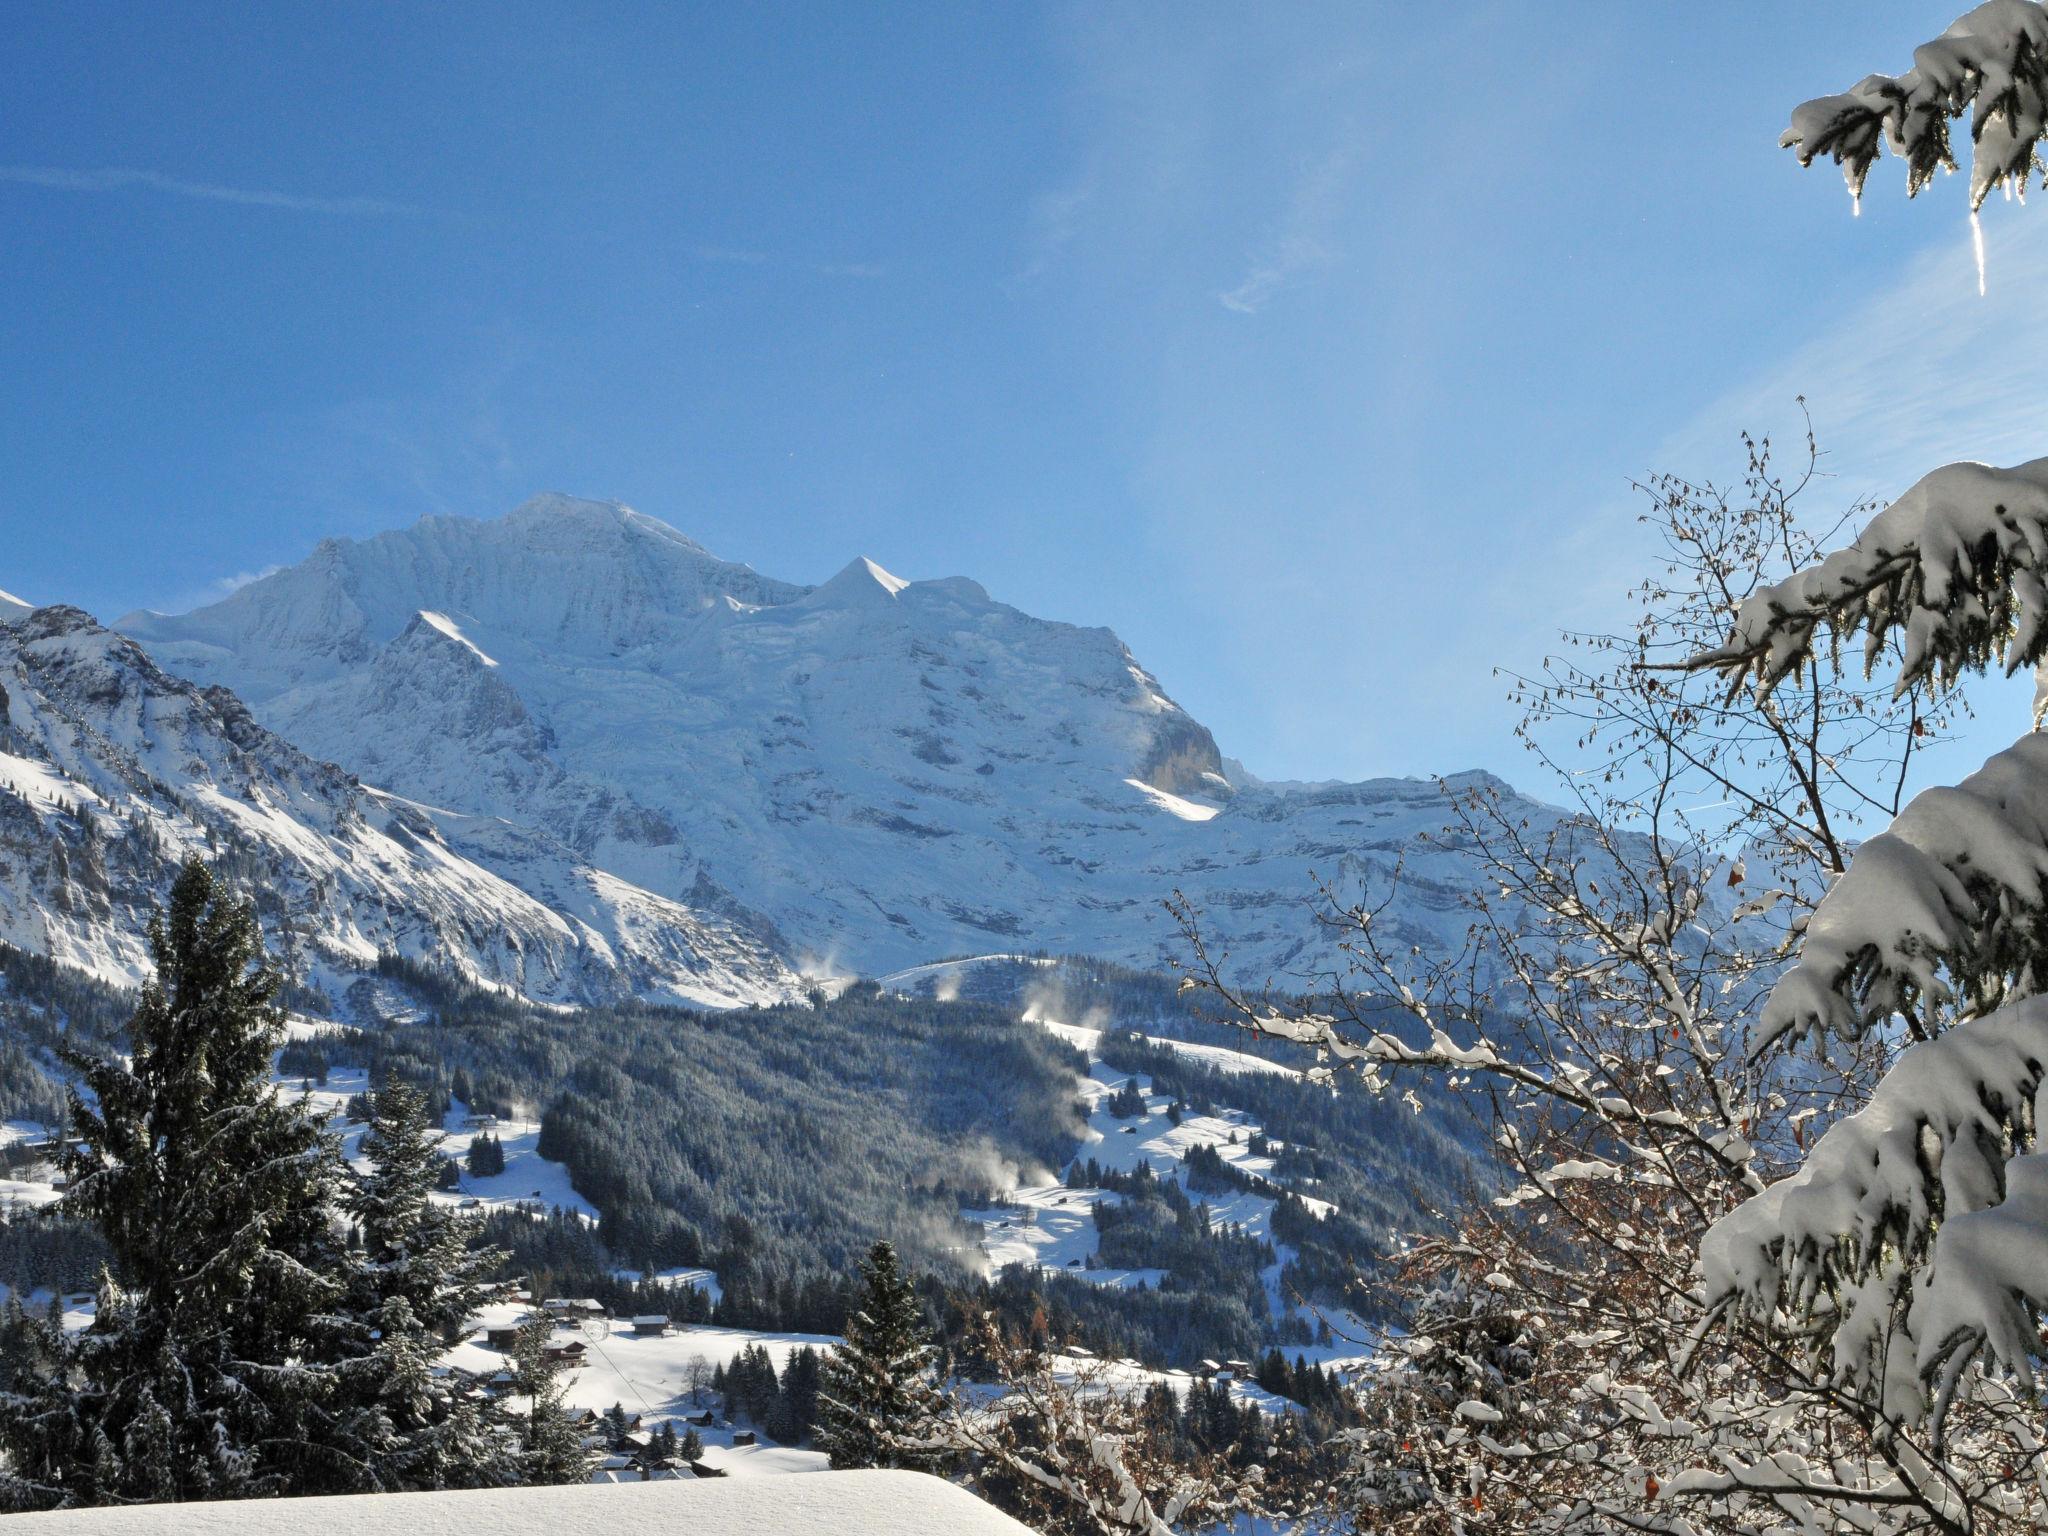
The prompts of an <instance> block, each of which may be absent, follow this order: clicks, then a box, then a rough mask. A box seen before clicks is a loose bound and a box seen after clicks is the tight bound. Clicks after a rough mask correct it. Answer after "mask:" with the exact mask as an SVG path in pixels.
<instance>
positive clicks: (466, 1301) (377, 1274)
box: [344, 1083, 517, 1491]
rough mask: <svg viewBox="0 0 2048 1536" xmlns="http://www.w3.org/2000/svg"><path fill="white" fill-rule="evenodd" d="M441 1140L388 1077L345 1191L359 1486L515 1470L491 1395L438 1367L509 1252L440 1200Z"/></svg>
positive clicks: (351, 1397) (511, 1477) (491, 1482)
mask: <svg viewBox="0 0 2048 1536" xmlns="http://www.w3.org/2000/svg"><path fill="white" fill-rule="evenodd" d="M439 1140H440V1134H439V1132H438V1131H437V1130H436V1129H435V1128H434V1125H433V1122H432V1120H431V1119H430V1117H429V1114H428V1110H427V1105H426V1101H425V1099H424V1098H423V1097H422V1096H421V1095H420V1094H419V1092H418V1091H417V1090H415V1089H413V1088H411V1087H410V1086H408V1085H406V1084H404V1083H388V1084H386V1085H385V1086H384V1088H383V1089H381V1090H380V1091H379V1092H378V1093H377V1094H376V1096H375V1097H374V1099H373V1100H372V1102H371V1106H370V1123H369V1129H368V1130H367V1131H366V1132H365V1133H364V1136H363V1141H362V1152H363V1155H364V1156H365V1157H366V1158H368V1159H369V1162H370V1171H369V1172H368V1173H367V1174H366V1175H364V1176H363V1177H362V1178H361V1179H360V1180H359V1181H358V1182H357V1185H356V1187H355V1189H354V1191H353V1193H352V1194H351V1195H350V1197H349V1200H348V1202H347V1208H348V1211H349V1214H350V1215H351V1216H352V1217H354V1218H355V1221H356V1223H357V1226H358V1228H359V1230H360V1232H361V1237H362V1256H361V1259H360V1261H359V1262H358V1263H357V1264H356V1266H355V1268H354V1272H353V1274H352V1276H351V1282H352V1283H351V1289H350V1295H349V1299H348V1300H349V1309H350V1312H351V1314H352V1316H353V1319H354V1322H355V1341H354V1342H355V1345H356V1348H357V1350H358V1351H359V1352H360V1353H359V1357H358V1358H357V1359H356V1360H354V1361H353V1362H352V1364H351V1365H350V1366H349V1368H348V1369H347V1370H346V1371H345V1372H344V1379H345V1382H346V1387H347V1401H348V1402H349V1403H350V1404H351V1406H352V1407H353V1409H354V1414H355V1416H354V1418H353V1420H352V1421H351V1428H352V1431H353V1433H354V1434H355V1435H356V1436H357V1438H358V1440H359V1442H360V1448H359V1451H358V1458H359V1460H360V1462H361V1464H362V1466H363V1469H364V1485H365V1486H366V1487H368V1488H373V1489H377V1490H382V1491H390V1490H394V1489H405V1488H450V1487H454V1488H466V1487H489V1486H496V1485H499V1484H503V1483H507V1482H514V1481H517V1467H516V1465H515V1464H514V1463H513V1462H512V1461H511V1460H510V1459H509V1458H508V1456H507V1455H506V1453H505V1451H504V1448H503V1437H502V1436H501V1435H500V1434H498V1433H497V1429H498V1425H497V1423H496V1414H495V1412H494V1411H493V1408H492V1405H490V1404H488V1403H487V1402H486V1401H485V1400H484V1398H483V1396H482V1394H481V1392H480V1390H479V1389H477V1388H475V1387H466V1388H465V1387H461V1386H458V1385H455V1384H452V1383H450V1382H448V1381H445V1380H441V1379H437V1378H436V1377H435V1376H434V1374H433V1364H434V1360H435V1358H436V1357H437V1356H438V1355H439V1354H440V1353H441V1351H442V1350H443V1349H444V1348H446V1347H447V1345H448V1344H449V1343H450V1342H452V1341H453V1340H454V1338H455V1337H456V1335H457V1333H458V1332H459V1330H460V1329H461V1327H462V1325H463V1323H464V1322H465V1321H466V1320H467V1319H468V1318H469V1317H470V1316H471V1315H473V1314H474V1313H475V1311H476V1309H477V1307H478V1306H479V1305H480V1304H481V1302H482V1301H483V1298H484V1291H485V1284H484V1277H485V1275H486V1274H488V1273H489V1272H490V1271H491V1270H493V1269H495V1268H496V1267H497V1266H498V1264H499V1263H500V1262H501V1261H502V1260H503V1258H504V1254H503V1253H502V1251H500V1250H496V1249H484V1248H479V1247H475V1246H473V1244H474V1243H475V1241H476V1238H477V1234H478V1230H479V1228H480V1226H481V1223H479V1222H478V1221H476V1220H475V1219H474V1218H468V1217H463V1216H460V1215H458V1214H456V1213H455V1212H453V1211H450V1210H449V1209H448V1208H447V1207H446V1206H443V1205H439V1204H437V1203H435V1201H434V1200H433V1198H432V1196H431V1194H430V1191H431V1190H432V1188H433V1187H434V1185H435V1184H436V1182H437V1181H438V1177H439V1172H440V1167H441V1165H442V1164H443V1163H444V1162H445V1161H446V1160H445V1159H444V1158H443V1157H442V1155H441V1153H440V1152H439V1150H438V1149H437V1143H438V1142H439Z"/></svg>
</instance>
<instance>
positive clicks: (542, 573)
mask: <svg viewBox="0 0 2048 1536" xmlns="http://www.w3.org/2000/svg"><path fill="white" fill-rule="evenodd" d="M122 627H123V628H124V630H125V631H126V632H128V633H131V634H133V635H135V636H136V637H137V638H139V639H140V640H142V642H143V643H144V644H145V645H146V646H147V647H148V648H149V649H150V651H151V653H152V654H153V655H156V656H158V657H159V658H160V659H161V660H162V661H163V663H164V665H166V666H167V667H170V668H171V669H173V670H175V671H178V672H181V673H183V674H185V675H188V676H191V677H194V678H197V679H200V680H202V681H205V682H208V683H215V682H217V683H222V684H225V685H226V686H228V687H230V688H232V689H234V690H235V692H236V693H237V694H238V695H239V696H240V697H242V698H243V699H244V700H245V701H246V702H247V703H248V704H249V706H250V708H251V709H252V710H253V711H254V712H255V713H256V715H257V717H258V718H259V719H261V720H262V721H263V722H264V723H265V724H267V725H269V726H271V727H272V728H273V729H276V730H278V731H280V732H282V733H283V734H284V735H286V736H287V737H289V738H290V739H292V740H293V741H295V742H297V743H298V744H299V745H300V746H302V747H304V748H305V749H306V750H307V751H309V752H311V753H313V754H314V755H316V756H320V757H326V758H331V759H333V760H334V761H336V762H340V763H343V764H345V765H346V766H347V767H348V768H349V769H350V770H351V771H353V772H355V773H357V774H359V775H361V776H362V778H363V779H364V780H365V781H366V782H369V783H373V784H379V785H382V786H385V787H386V788H388V789H390V790H392V791H393V792H395V793H398V794H402V795H405V796H407V797H409V798H410V799H412V800H413V801H415V802H418V803H421V804H424V805H428V806H432V807H436V808H438V809H437V812H436V818H437V821H439V823H440V825H441V827H442V829H443V831H444V834H445V835H447V836H448V837H449V839H450V841H451V842H452V843H454V844H455V845H456V846H457V847H458V849H459V850H460V851H461V852H463V853H464V854H465V855H469V856H473V857H474V858H476V859H477V861H478V862H480V863H482V864H484V865H486V866H488V867H490V868H492V869H495V870H498V871H499V872H500V873H506V874H508V875H509V876H510V877H511V878H514V879H515V880H516V881H517V882H518V883H519V884H521V885H522V886H524V887H527V888H532V882H530V881H528V880H527V879H526V877H525V876H524V875H523V874H521V873H519V872H518V871H516V870H508V869H507V867H506V866H505V865H504V864H503V863H501V862H500V861H499V858H498V856H497V852H496V850H494V849H493V848H492V847H491V846H490V845H489V844H488V843H487V841H485V840H484V838H483V834H482V830H481V829H482V828H484V827H485V826H486V825H488V823H489V822H490V821H491V819H492V818H498V817H503V818H506V819H508V820H510V821H512V822H514V823H519V824H522V825H526V826H538V827H543V828H546V829H549V830H555V831H559V833H560V835H561V836H562V837H563V839H564V840H565V841H569V842H571V843H572V844H573V846H574V847H575V848H576V849H577V850H578V851H579V854H580V855H581V856H582V857H583V858H584V859H586V860H587V862H588V863H589V864H590V865H591V866H592V867H594V868H596V869H601V870H603V871H605V872H606V873H608V874H610V875H611V876H613V877H615V878H617V879H619V880H621V881H624V882H627V883H628V884H630V885H631V886H633V887H634V888H636V889H638V890H641V891H645V892H649V893H652V894H654V895H657V896H660V897H665V898H668V899H671V900H675V901H682V902H686V903H688V904H689V905H691V906H692V907H700V906H702V905H704V904H705V902H704V901H702V900H700V895H708V894H710V893H709V892H707V891H706V889H705V886H703V885H700V882H704V883H706V884H707V885H708V886H709V887H711V888H715V891H716V892H717V893H720V894H722V895H724V896H727V897H729V898H731V899H732V900H733V901H734V903H735V904H736V905H738V906H740V907H743V908H745V909H747V910H751V911H753V912H757V913H760V914H762V915H763V916H765V917H766V918H767V919H769V920H771V921H772V922H773V924H774V925H775V928H776V930H777V931H778V932H779V933H780V934H781V935H782V936H783V937H784V938H785V939H786V940H787V941H788V951H787V953H786V955H785V958H789V959H793V960H796V961H798V962H804V961H812V962H815V964H812V965H804V964H800V965H799V968H800V969H806V970H807V971H808V970H813V969H815V970H817V971H818V972H819V974H821V975H837V974H842V973H845V972H853V973H859V974H865V975H874V974H879V973H883V972H888V971H892V970H897V969H900V968H902V967H905V966H914V965H918V964H921V963H923V962H926V961H929V960H930V959H931V957H933V956H935V955H947V954H961V953H973V952H978V951H982V950H987V949H992V948H998V947H1000V948H1006V949H1016V950H1025V951H1031V950H1038V949H1043V950H1046V951H1057V952H1062V953H1073V954H1088V955H1096V956H1100V957H1102V958H1105V959H1111V960H1117V961H1121V962H1125V963H1129V964H1133V965H1138V966H1144V967H1150V966H1154V965H1157V964H1158V963H1160V962H1161V961H1162V960H1164V959H1166V958H1169V957H1175V958H1177V957H1182V956H1184V955H1185V943H1184V941H1183V938H1182V936H1181V934H1180V931H1179V928H1178V926H1177V925H1176V923H1175V921H1174V920H1173V918H1172V917H1171V916H1170V915H1169V914H1168V913H1167V912H1166V911H1165V910H1164V909H1163V907H1162V898H1164V897H1165V896H1166V895H1167V894H1168V893H1170V892H1173V891H1175V890H1181V891H1184V892H1186V893H1187V894H1188V896H1189V897H1190V898H1191V899H1193V900H1194V901H1195V902H1196V903H1197V905H1198V906H1200V907H1201V908H1202V909H1203V911H1204V913H1205V916H1206V919H1207V921H1208V923H1209V925H1210V929H1211V935H1210V936H1211V938H1212V939H1213V940H1214V941H1215V949H1216V952H1218V953H1222V952H1225V951H1227V952H1228V954H1229V957H1230V963H1231V965H1232V966H1233V967H1238V968H1241V969H1242V971H1243V973H1244V974H1245V975H1246V976H1248V977H1255V978H1256V979H1258V980H1261V981H1263V980H1265V979H1267V978H1269V977H1286V976H1291V975H1298V974H1304V973H1310V972H1314V971H1316V970H1318V969H1321V968H1327V965H1328V964H1329V963H1331V962H1332V961H1333V960H1334V959H1335V958H1336V957H1335V955H1334V950H1333V948H1332V940H1331V937H1330V934H1329V933H1328V932H1327V931H1326V930H1324V929H1323V928H1321V927H1319V926H1318V925H1317V923H1316V922H1315V921H1314V918H1313V916H1312V914H1311V912H1310V910H1309V902H1310V900H1311V898H1312V896H1313V886H1312V883H1311V880H1310V873H1311V871H1313V872H1314V873H1315V874H1317V875H1320V876H1322V877H1324V878H1325V879H1328V880H1333V881H1336V882H1337V883H1338V884H1339V885H1340V886H1343V887H1346V888H1349V887H1352V886H1354V885H1358V884H1364V885H1374V886H1377V887H1379V888H1382V889H1383V887H1384V886H1385V884H1386V883H1387V882H1388V881H1389V880H1390V879H1391V877H1392V874H1393V871H1394V870H1395V868H1396V867H1397V866H1399V867H1401V868H1402V869H1403V870H1404V872H1405V890H1404V894H1403V895H1402V897H1401V898H1400V900H1399V902H1398V903H1397V906H1396V908H1395V909H1392V910H1390V911H1389V912H1388V913H1387V914H1386V916H1385V917H1384V918H1383V924H1384V926H1385V927H1386V928H1387V929H1388V930H1389V931H1390V932H1392V933H1394V934H1395V935H1396V936H1397V937H1399V938H1400V939H1401V940H1402V941H1403V942H1418V943H1436V942H1442V943H1444V944H1455V943H1456V942H1457V941H1458V940H1460V939H1461V938H1462V936H1463V934H1464V932H1465V928H1466V925H1467V923H1468V921H1469V914H1468V913H1466V912H1465V910H1464V908H1463V906H1462V902H1461V897H1462V895H1463V894H1464V893H1465V892H1467V891H1469V889H1470V887H1471V883H1472V880H1471V876H1470V873H1469V871H1467V869H1466V867H1465V865H1464V864H1463V862H1462V861H1461V860H1460V859H1459V857H1458V856H1457V855H1456V854H1455V853H1451V852H1448V851H1444V850H1442V849H1439V848H1437V847H1434V846H1431V845H1426V844H1422V843H1420V842H1419V841H1418V839H1419V837H1420V835H1421V834H1423V833H1432V834H1433V833H1436V832H1438V831H1440V830H1441V829H1442V828H1443V826H1444V825H1445V823H1446V822H1447V821H1448V820H1450V819H1451V818H1450V815H1449V812H1448V810H1447V808H1446V805H1445V801H1444V796H1443V793H1442V790H1441V788H1440V787H1439V785H1438V784H1436V783H1434V782H1429V781H1423V780H1381V781H1375V782H1370V783H1364V784H1336V783H1324V784H1312V785H1277V784H1264V783H1260V782H1259V781H1257V780H1256V779H1254V778H1252V777H1251V776H1250V775H1248V774H1244V773H1243V772H1242V771H1241V770H1237V771H1229V770H1227V765H1226V763H1225V762H1224V760H1223V759H1222V757H1221V755H1220V753H1219V750H1218V747H1217V744H1216V743H1215V742H1214V741H1213V740H1212V739H1211V738H1210V735H1209V733H1208V732H1207V731H1206V730H1205V729H1204V728H1203V727H1202V726H1201V725H1200V723H1199V722H1197V721H1195V720H1193V719H1192V718H1190V717H1189V716H1188V715H1187V713H1186V712H1185V711H1183V710H1182V709H1181V708H1180V707H1179V706H1178V705H1177V704H1176V703H1175V702H1174V701H1173V700H1172V698H1171V697H1169V695H1168V693H1167V691H1166V690H1165V688H1164V687H1163V686H1162V685H1161V683H1160V681H1159V680H1158V679H1156V678H1154V677H1153V676H1152V675H1151V674H1150V673H1148V672H1147V671H1146V670H1145V668H1144V667H1143V666H1142V665H1140V664H1139V663H1138V661H1137V660H1136V659H1135V658H1134V657H1133V656H1132V655H1131V654H1130V652H1129V651H1128V650H1127V649H1126V648H1125V647H1124V645H1123V644H1122V642H1121V641H1119V640H1118V639H1117V637H1116V636H1115V635H1114V634H1112V633H1111V632H1110V631H1108V630H1107V629H1100V628H1084V627H1080V626H1076V625H1071V624H1062V623H1052V622H1048V621H1046V620H1043V619H1039V618H1035V617H1033V616H1032V615H1030V614H1026V613H1023V612H1020V611H1019V610H1017V609H1015V608H1012V607H1010V606H1008V605H1006V604H1004V603H1002V602H1000V601H997V600H996V599H995V598H993V597H991V596H990V594H989V593H988V592H987V591H986V590H985V589H983V588H982V587H981V586H979V585H978V584H977V583H975V582H973V581H971V580H967V579H964V578H958V577H952V578H943V579H938V580H918V581H906V580H905V579H903V578H902V577H899V576H896V575H893V574H891V573H890V572H889V571H886V570H884V569H882V568H881V567H880V566H879V565H877V564H876V563H875V562H874V561H872V560H867V559H856V560H853V561H851V562H850V563H849V564H848V565H847V566H846V567H845V568H844V569H843V570H841V571H840V572H839V574H838V575H836V576H834V577H833V578H832V579H831V580H829V581H827V582H824V583H823V584H821V585H819V586H816V587H808V588H807V587H802V586H798V585H795V584H792V583H788V582H782V581H776V580H774V579H772V578H769V577H765V576H762V575H760V574H759V573H757V572H755V571H752V570H750V569H748V568H747V567H745V566H742V565H736V564H733V563H731V562H727V561H723V560H720V559H718V558H717V557H715V556H714V555H712V554H711V553H710V552H708V551H706V550H704V549H703V548H701V547H700V546H698V545H697V544H695V543H694V542H692V541H691V540H689V539H688V538H686V537H684V536H683V535H682V534H680V533H678V532H677V531H676V530H675V529H673V528H669V527H667V526H665V525H664V524H662V523H660V522H658V521H656V520H655V519H653V518H650V517H645V516H643V515H641V514H639V513H636V512H633V511H631V510H629V509H627V508H625V507H621V506H618V505H616V504H612V503H603V502H593V501H582V500H577V499H575V498H572V497H567V496H545V497H540V498H537V499H535V500H534V501H532V502H529V503H528V504H526V505H525V506H522V507H520V508H518V509H517V510H515V511H514V512H512V513H511V514H510V515H508V516H505V517H500V518H495V519H491V520H475V519H470V518H460V517H436V518H429V519H426V520H424V521H422V522H420V523H419V524H417V525H415V526H414V527H412V528H408V529H404V530H400V531H394V532H391V533H387V534H382V535H379V536H377V537H376V538H372V539H368V540H364V541H360V542H350V541H345V540H334V541H329V542H328V543H325V544H323V545H321V546H320V548H319V549H318V550H317V551H316V552H315V553H314V554H313V555H312V556H310V557H309V558H308V559H306V560H305V561H303V562H301V563H300V564H298V565H295V566H292V567H289V568H287V569H285V570H282V571H278V572H276V573H274V574H272V575H270V576H268V577H265V578H264V579H262V580H259V581H256V582H253V583H251V584H249V585H248V586H245V587H243V588H242V589H241V590H240V591H238V592H236V593H235V594H234V595H232V596H231V597H229V598H227V599H226V600H225V601H223V602H221V603H217V604H215V605H213V606H211V607H208V608H204V609H201V610H198V611H197V612H194V613H190V614H186V615H182V616H177V617H167V616H163V615H156V614H136V615H131V616H130V617H129V618H127V619H124V620H123V621H122ZM484 658H487V659H488V660H489V661H490V662H494V663H495V665H486V664H485V660H484ZM1461 782H1464V783H1469V784H1470V785H1473V786H1478V785H1481V784H1483V783H1486V782H1489V781H1482V780H1478V779H1473V780H1469V781H1461ZM1516 810H1517V813H1518V814H1527V815H1529V816H1530V817H1531V818H1532V820H1538V821H1541V820H1543V819H1546V818H1549V817H1551V816H1553V815H1554V814H1555V813H1554V812H1552V811H1549V810H1547V809H1545V808H1543V807H1540V806H1536V805H1534V804H1533V803H1531V802H1518V803H1517V805H1516ZM444 813H445V814H444ZM452 813H461V815H463V816H464V817H467V818H469V820H467V821H465V822H464V823H462V825H461V826H460V827H457V826H455V825H454V824H453V823H452V822H451V821H450V820H449V819H448V816H449V814H452ZM714 899H715V898H714Z"/></svg>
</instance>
